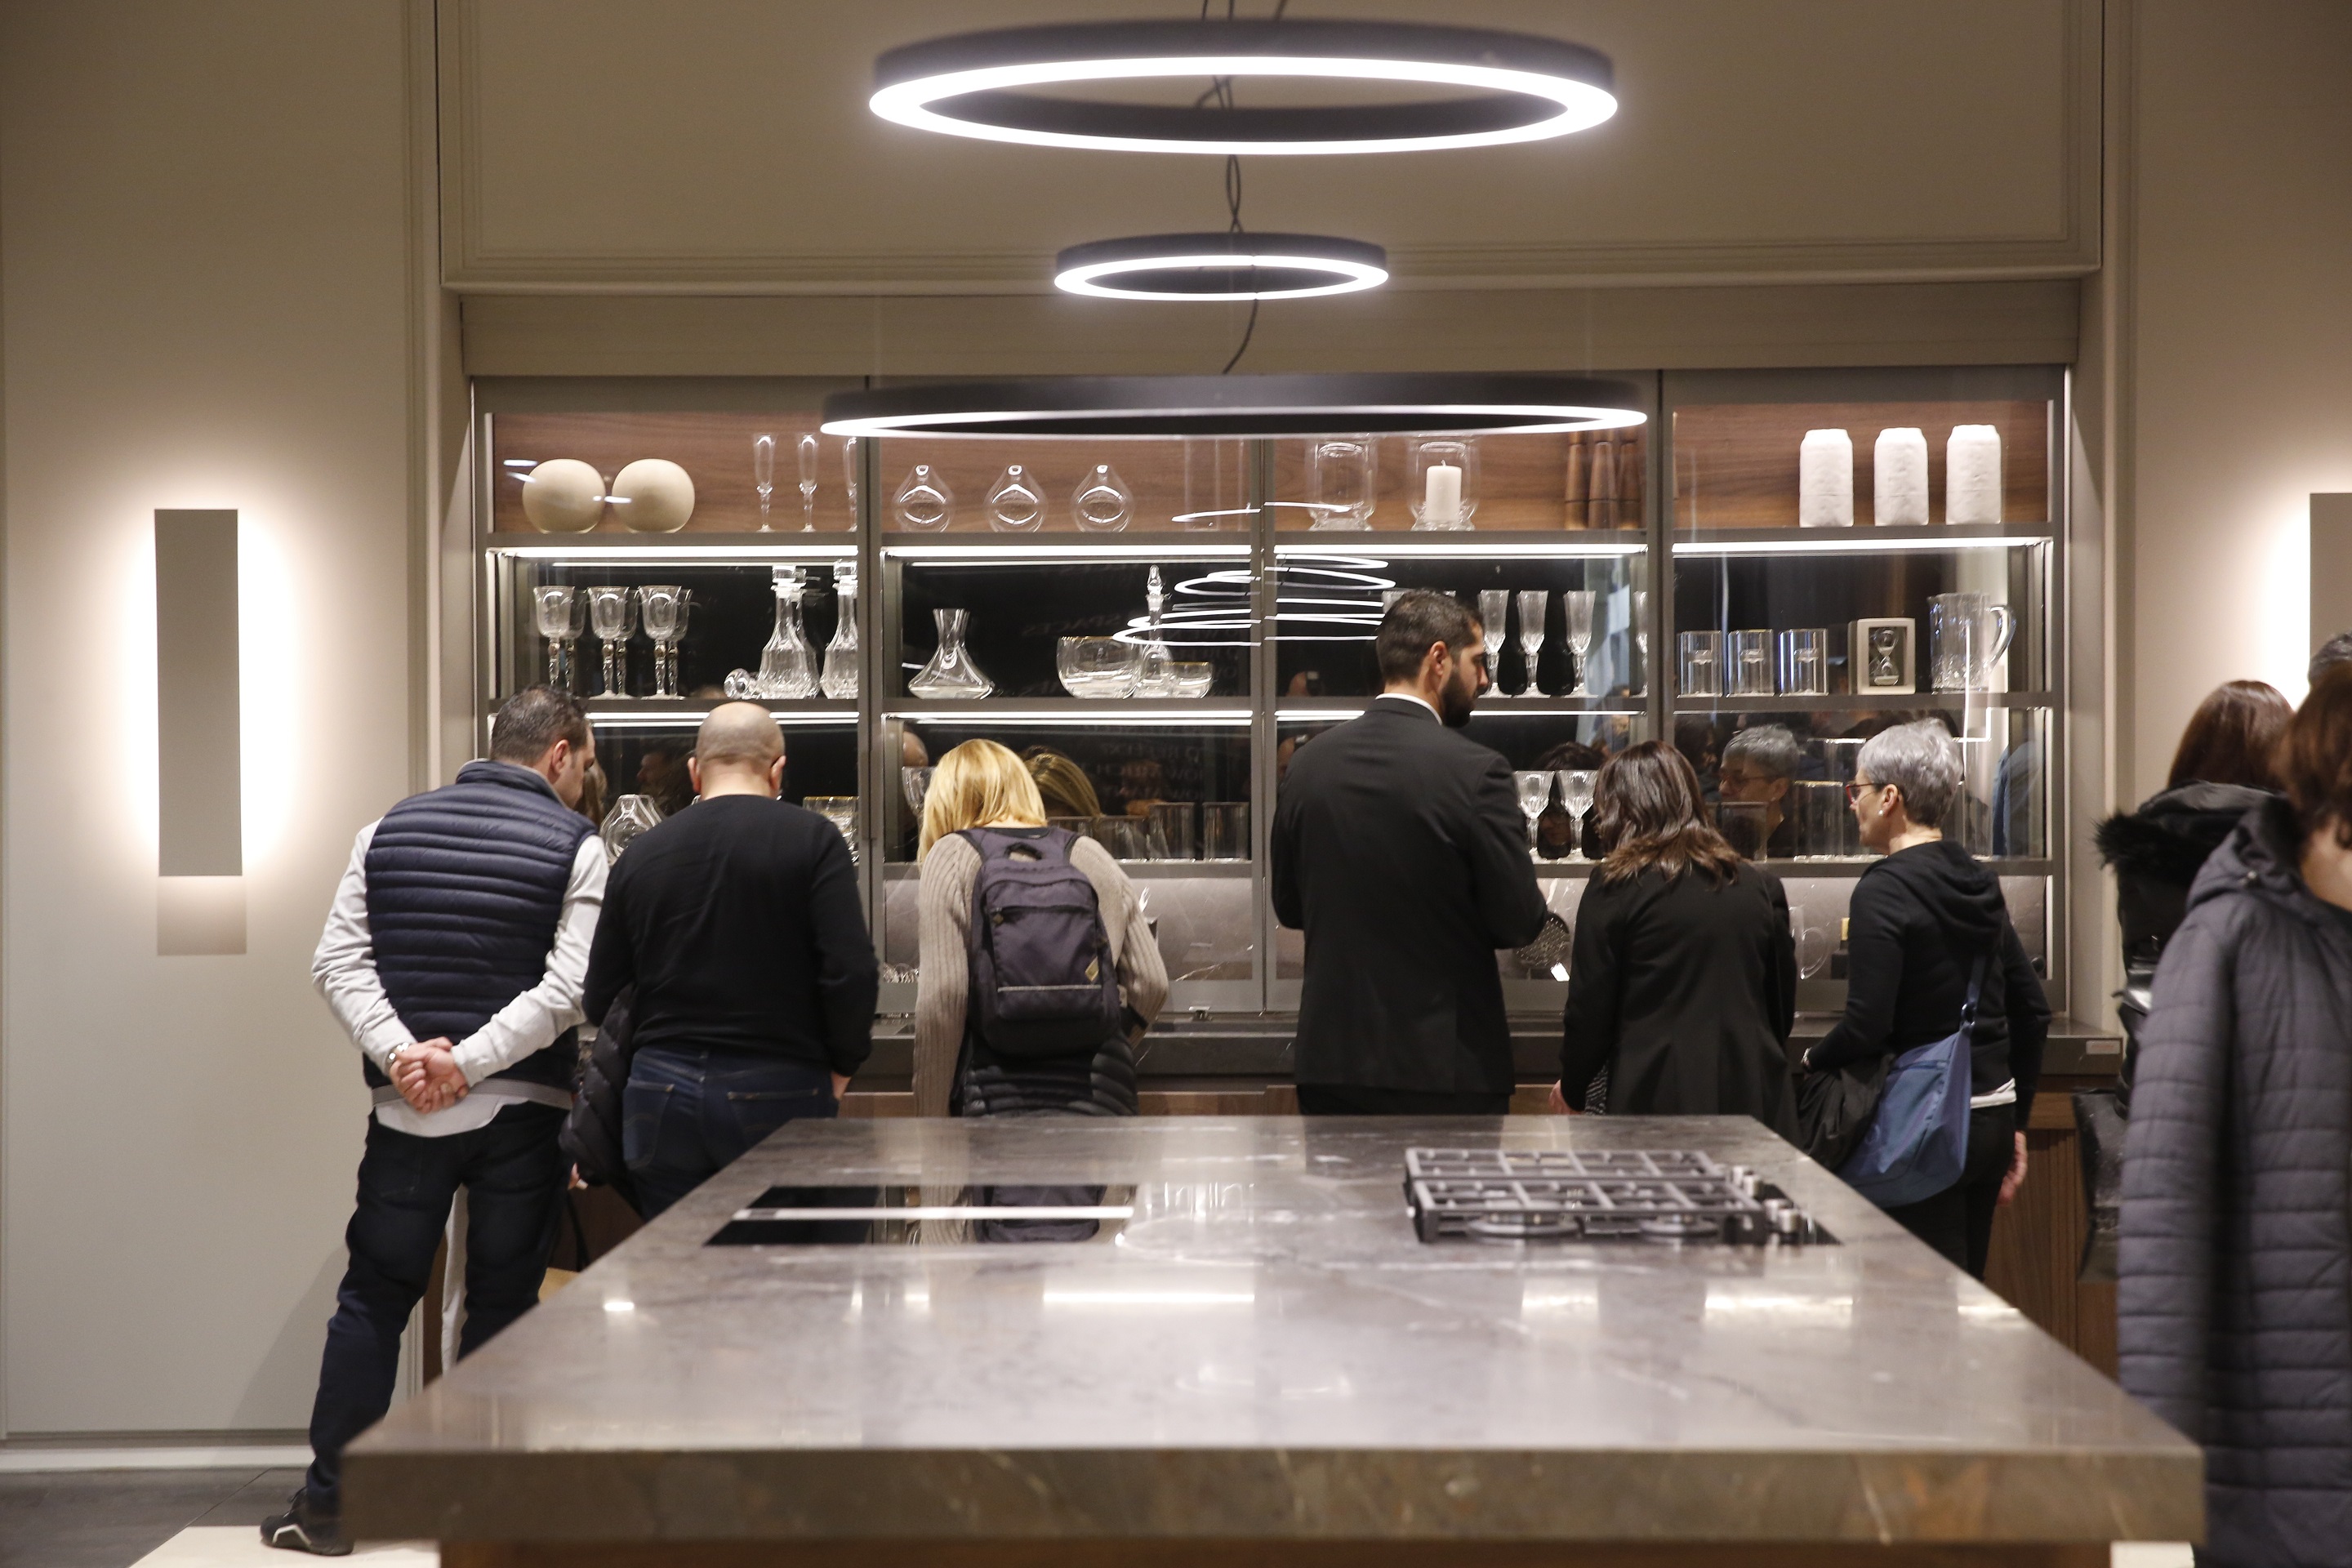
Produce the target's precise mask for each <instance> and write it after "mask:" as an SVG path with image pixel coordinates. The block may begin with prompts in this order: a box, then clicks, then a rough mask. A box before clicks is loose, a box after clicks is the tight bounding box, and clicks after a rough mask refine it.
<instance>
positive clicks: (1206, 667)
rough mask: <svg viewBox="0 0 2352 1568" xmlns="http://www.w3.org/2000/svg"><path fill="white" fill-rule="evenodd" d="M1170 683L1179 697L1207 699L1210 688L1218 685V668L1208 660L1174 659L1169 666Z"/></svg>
mask: <svg viewBox="0 0 2352 1568" xmlns="http://www.w3.org/2000/svg"><path fill="white" fill-rule="evenodd" d="M1168 682H1169V685H1170V687H1171V689H1172V691H1173V694H1174V695H1176V696H1178V697H1206V696H1207V695H1208V694H1209V688H1211V687H1212V686H1214V685H1215V684H1216V683H1217V667H1216V666H1215V665H1213V664H1211V663H1210V662H1209V661H1208V660H1206V659H1181V658H1180V659H1173V660H1171V661H1170V663H1169V666H1168Z"/></svg>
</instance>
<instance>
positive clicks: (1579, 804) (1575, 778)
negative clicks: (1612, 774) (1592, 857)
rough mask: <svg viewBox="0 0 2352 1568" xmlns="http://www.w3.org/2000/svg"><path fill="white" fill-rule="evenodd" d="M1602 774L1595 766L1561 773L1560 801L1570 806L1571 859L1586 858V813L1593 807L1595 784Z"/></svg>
mask: <svg viewBox="0 0 2352 1568" xmlns="http://www.w3.org/2000/svg"><path fill="white" fill-rule="evenodd" d="M1600 781H1601V774H1600V772H1599V771H1598V770H1597V769H1593V768H1570V769H1569V770H1568V771H1567V772H1566V773H1562V774H1560V775H1559V801H1560V804H1561V805H1565V806H1566V807H1568V815H1569V817H1570V826H1569V838H1568V847H1569V855H1568V858H1570V859H1571V860H1581V859H1583V858H1584V814H1585V813H1586V812H1588V811H1591V809H1592V791H1593V786H1594V785H1595V784H1599V783H1600Z"/></svg>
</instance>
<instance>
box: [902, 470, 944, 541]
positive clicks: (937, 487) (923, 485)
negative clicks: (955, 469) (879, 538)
mask: <svg viewBox="0 0 2352 1568" xmlns="http://www.w3.org/2000/svg"><path fill="white" fill-rule="evenodd" d="M890 506H891V509H892V510H894V511H896V512H897V513H898V525H899V526H900V527H902V528H911V529H913V530H914V531H916V532H918V533H937V532H939V531H940V530H942V529H944V528H946V527H947V525H948V522H949V521H950V519H951V518H952V517H953V516H954V513H955V489H954V487H952V486H951V485H950V484H949V483H948V481H947V476H945V475H944V474H942V473H940V471H939V470H938V469H937V468H932V467H931V466H930V465H929V463H917V464H916V465H915V466H914V467H913V468H908V470H907V477H906V478H905V479H901V480H899V481H898V490H897V491H896V493H894V494H893V495H892V496H891V497H890Z"/></svg>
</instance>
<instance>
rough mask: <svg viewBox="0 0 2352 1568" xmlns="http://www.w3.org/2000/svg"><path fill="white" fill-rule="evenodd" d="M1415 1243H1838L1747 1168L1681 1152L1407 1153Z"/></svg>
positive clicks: (1407, 1190)
mask: <svg viewBox="0 0 2352 1568" xmlns="http://www.w3.org/2000/svg"><path fill="white" fill-rule="evenodd" d="M1404 1162H1405V1183H1404V1190H1405V1196H1406V1198H1407V1200H1408V1201H1409V1202H1410V1203H1411V1205H1412V1222H1413V1228H1414V1229H1415V1230H1416V1231H1417V1232H1419V1233H1420V1236H1421V1239H1422V1240H1423V1241H1442V1240H1454V1239H1468V1240H1475V1241H1547V1240H1557V1241H1656V1242H1681V1241H1697V1242H1730V1243H1735V1244H1742V1245H1748V1246H1758V1245H1762V1244H1764V1243H1768V1242H1777V1243H1780V1244H1782V1245H1790V1246H1793V1245H1802V1244H1813V1245H1819V1244H1822V1243H1825V1242H1834V1241H1835V1240H1836V1239H1837V1238H1836V1237H1832V1236H1831V1235H1830V1234H1829V1233H1828V1232H1827V1231H1825V1230H1823V1229H1822V1227H1821V1226H1819V1225H1817V1224H1815V1223H1814V1221H1813V1218H1812V1216H1811V1215H1808V1214H1806V1213H1805V1211H1804V1210H1802V1209H1801V1208H1799V1207H1798V1206H1797V1205H1795V1204H1793V1203H1791V1202H1790V1201H1789V1197H1788V1194H1785V1193H1783V1192H1781V1191H1780V1188H1778V1187H1776V1186H1773V1185H1772V1184H1770V1183H1769V1182H1764V1181H1760V1180H1759V1179H1758V1178H1757V1175H1756V1173H1754V1172H1753V1171H1750V1170H1748V1168H1747V1167H1746V1166H1744V1165H1721V1164H1717V1163H1716V1162H1715V1161H1714V1160H1713V1159H1711V1158H1709V1157H1708V1156H1706V1155H1705V1154H1702V1153H1699V1152H1696V1151H1694V1150H1688V1149H1593V1150H1573V1149H1528V1150H1517V1149H1408V1150H1406V1151H1405V1156H1404Z"/></svg>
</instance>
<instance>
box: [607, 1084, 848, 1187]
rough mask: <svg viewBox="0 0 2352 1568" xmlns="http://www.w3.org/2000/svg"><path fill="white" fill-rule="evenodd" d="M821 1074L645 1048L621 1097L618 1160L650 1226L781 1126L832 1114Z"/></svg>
mask: <svg viewBox="0 0 2352 1568" xmlns="http://www.w3.org/2000/svg"><path fill="white" fill-rule="evenodd" d="M838 1109H839V1107H838V1106H837V1105H836V1104H835V1101H834V1098H833V1075H832V1074H831V1073H829V1072H827V1071H826V1070H825V1069H824V1068H815V1067H810V1066H808V1065H806V1064H805V1063H802V1062H794V1061H786V1060H784V1059H783V1058H780V1057H769V1056H758V1055H753V1054H751V1053H748V1052H741V1051H711V1050H696V1049H692V1048H689V1047H672V1046H648V1047H644V1048H642V1049H640V1050H639V1051H638V1052H637V1053H636V1055H635V1058H632V1059H631V1061H630V1064H629V1083H628V1087H627V1088H626V1089H623V1090H622V1091H621V1155H622V1158H624V1159H625V1160H626V1161H627V1162H628V1165H629V1179H630V1181H631V1182H632V1183H633V1184H635V1187H636V1189H637V1212H638V1213H640V1214H642V1215H645V1216H646V1218H647V1219H651V1218H653V1217H654V1216H655V1215H657V1214H659V1213H661V1212H662V1211H663V1210H664V1209H666V1208H667V1207H669V1206H670V1205H672V1204H674V1203H676V1202H677V1200H678V1199H680V1198H682V1197H684V1196H686V1194H688V1193H690V1192H692V1191H694V1189H695V1188H697V1187H698V1186H700V1185H702V1184H703V1183H705V1182H707V1181H709V1179H710V1178H711V1177H712V1176H714V1175H716V1174H718V1173H719V1172H720V1171H723V1170H725V1169H726V1168H727V1167H728V1166H729V1165H731V1164H733V1163H735V1162H736V1160H737V1159H739V1158H740V1157H741V1155H742V1154H743V1153H744V1152H746V1151H747V1150H749V1149H750V1148H751V1146H752V1145H754V1144H756V1143H758V1142H760V1141H761V1139H763V1138H765V1137H767V1136H768V1134H769V1133H771V1132H773V1131H775V1130H776V1129H777V1128H779V1127H782V1125H783V1124H784V1123H785V1122H787V1121H798V1120H799V1119H800V1118H802V1117H804V1116H817V1117H829V1116H831V1115H833V1114H834V1112H835V1110H838Z"/></svg>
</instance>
